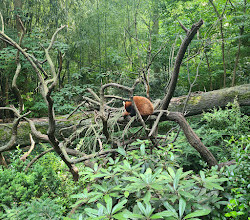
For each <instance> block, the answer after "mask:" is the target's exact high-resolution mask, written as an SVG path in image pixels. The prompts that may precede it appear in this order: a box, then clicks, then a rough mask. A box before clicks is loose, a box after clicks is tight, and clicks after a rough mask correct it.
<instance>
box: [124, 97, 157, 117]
mask: <svg viewBox="0 0 250 220" xmlns="http://www.w3.org/2000/svg"><path fill="white" fill-rule="evenodd" d="M133 101H134V103H135V105H136V107H137V109H138V111H139V112H140V114H141V116H148V115H152V114H153V112H154V106H153V104H152V103H151V102H150V101H149V99H147V98H145V97H142V96H134V97H133ZM123 104H124V107H125V112H123V116H128V115H130V116H131V117H133V116H135V115H136V110H135V108H134V107H133V105H132V102H131V101H126V102H123Z"/></svg>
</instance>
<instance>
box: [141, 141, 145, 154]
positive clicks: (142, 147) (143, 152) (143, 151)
mask: <svg viewBox="0 0 250 220" xmlns="http://www.w3.org/2000/svg"><path fill="white" fill-rule="evenodd" d="M145 148H146V147H145V144H144V143H143V144H141V146H140V151H141V155H142V156H144V155H145Z"/></svg>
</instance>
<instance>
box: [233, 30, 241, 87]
mask: <svg viewBox="0 0 250 220" xmlns="http://www.w3.org/2000/svg"><path fill="white" fill-rule="evenodd" d="M243 31H244V27H240V38H239V43H238V50H237V54H236V58H235V63H234V70H233V78H232V86H235V80H236V71H237V66H238V63H239V58H240V48H241V36H242V34H243Z"/></svg>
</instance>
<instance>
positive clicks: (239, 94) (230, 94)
mask: <svg viewBox="0 0 250 220" xmlns="http://www.w3.org/2000/svg"><path fill="white" fill-rule="evenodd" d="M186 98H187V97H186V96H181V97H175V98H172V99H171V102H170V105H169V108H168V110H169V111H175V112H182V109H183V107H184V104H185V100H186ZM235 98H237V101H238V103H239V105H240V106H250V84H246V85H241V86H235V87H230V88H225V89H219V90H214V91H211V92H200V93H193V94H191V96H190V98H189V100H188V102H187V105H186V108H185V111H186V114H185V116H193V115H198V114H201V113H202V112H207V111H209V110H210V109H213V108H214V107H216V108H218V107H221V108H224V107H226V105H227V104H228V103H229V102H233V101H234V99H235Z"/></svg>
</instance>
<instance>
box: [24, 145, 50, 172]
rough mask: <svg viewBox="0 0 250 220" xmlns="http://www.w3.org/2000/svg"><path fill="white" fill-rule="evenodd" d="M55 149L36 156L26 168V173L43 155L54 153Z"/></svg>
mask: <svg viewBox="0 0 250 220" xmlns="http://www.w3.org/2000/svg"><path fill="white" fill-rule="evenodd" d="M53 150H54V148H50V149H48V150H46V151H44V152H42V153H41V154H39V155H38V156H36V157H35V158H34V159H33V160H32V161H30V162H29V164H28V165H27V166H26V168H25V170H24V171H25V172H27V170H28V169H29V168H30V167H31V166H32V164H33V163H35V162H36V161H37V160H38V159H39V158H41V157H42V156H43V155H45V154H47V153H48V152H51V151H53Z"/></svg>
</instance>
